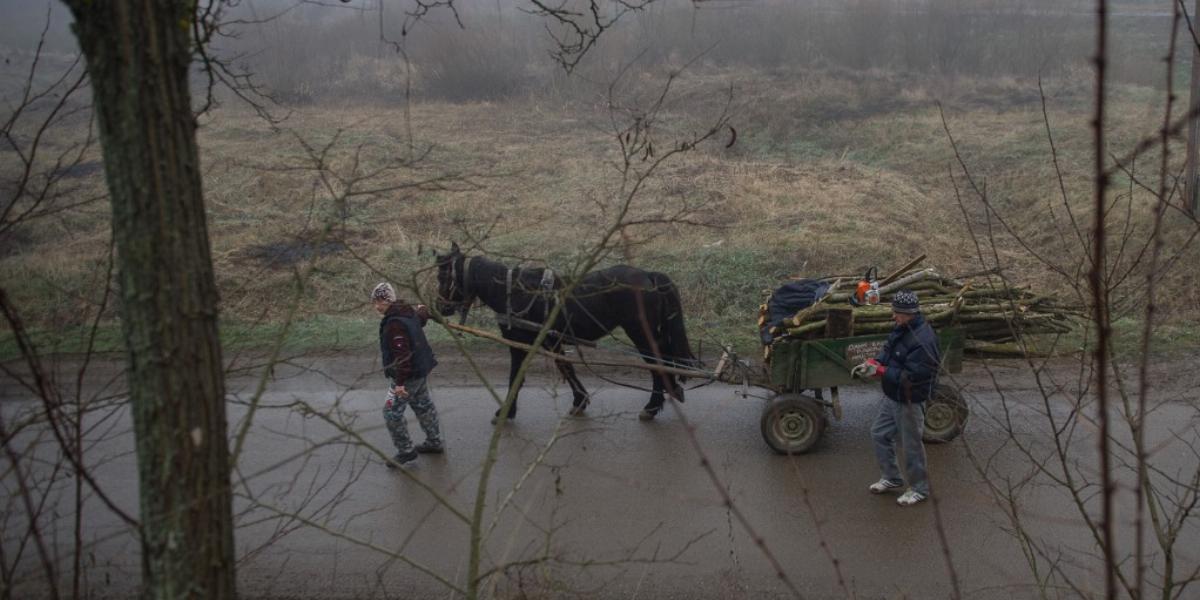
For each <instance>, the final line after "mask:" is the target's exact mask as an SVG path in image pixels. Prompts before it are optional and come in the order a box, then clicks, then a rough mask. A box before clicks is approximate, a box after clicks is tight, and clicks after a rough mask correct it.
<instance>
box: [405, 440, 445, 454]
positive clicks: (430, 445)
mask: <svg viewBox="0 0 1200 600" xmlns="http://www.w3.org/2000/svg"><path fill="white" fill-rule="evenodd" d="M413 450H416V451H417V452H418V453H420V454H441V453H443V452H445V451H446V447H445V446H443V445H442V443H441V442H430V441H429V440H425V441H423V442H421V443H420V444H417V447H416V448H413Z"/></svg>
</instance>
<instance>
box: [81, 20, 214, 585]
mask: <svg viewBox="0 0 1200 600" xmlns="http://www.w3.org/2000/svg"><path fill="white" fill-rule="evenodd" d="M66 2H67V4H68V6H70V8H71V11H72V12H73V14H74V16H75V24H74V31H75V35H76V36H77V37H78V39H79V45H80V47H81V48H82V50H83V53H84V55H85V57H86V59H87V66H88V74H89V77H90V79H91V83H92V90H93V95H94V103H95V109H96V115H97V119H98V122H99V129H100V140H101V145H102V149H103V152H104V165H105V175H106V177H107V180H108V187H109V189H110V192H111V197H112V227H113V239H114V241H115V243H116V248H117V256H118V258H117V269H118V273H119V274H118V284H119V286H120V296H119V297H120V300H121V302H120V315H121V321H122V331H123V335H124V339H125V348H126V357H127V363H128V364H127V374H126V377H127V380H128V386H129V394H130V400H131V403H132V409H133V418H134V428H135V433H136V438H137V456H138V475H139V478H140V483H141V486H140V502H141V513H142V524H143V525H142V530H141V542H142V576H143V595H144V596H145V597H148V598H232V597H234V594H235V577H234V559H233V527H232V523H233V518H232V511H231V491H230V465H229V448H228V442H227V439H226V417H225V382H224V374H223V368H222V361H221V348H220V343H219V339H218V334H217V291H216V282H215V279H214V275H213V267H212V259H211V253H210V250H209V244H208V232H207V227H206V225H205V214H204V198H203V194H202V192H201V184H200V165H199V151H198V148H197V145H196V121H195V118H194V116H193V113H192V105H191V94H190V92H189V89H188V70H189V66H190V64H191V60H192V43H193V40H192V31H193V29H192V25H193V19H195V17H196V15H195V10H196V8H195V6H196V5H195V3H194V2H191V1H181V0H105V1H103V2H101V1H96V0H66Z"/></svg>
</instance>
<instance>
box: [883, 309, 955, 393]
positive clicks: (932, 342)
mask: <svg viewBox="0 0 1200 600" xmlns="http://www.w3.org/2000/svg"><path fill="white" fill-rule="evenodd" d="M875 360H877V361H879V362H880V364H882V365H884V366H886V367H887V372H885V373H884V374H883V393H884V394H885V395H887V397H888V398H891V399H892V400H895V401H896V402H924V401H926V400H928V399H929V398H930V397H931V396H932V395H933V388H934V387H935V386H937V378H938V369H939V368H940V366H941V364H942V354H941V351H940V350H939V349H938V340H937V334H936V333H934V332H933V327H930V326H929V323H927V322H925V317H924V316H923V315H920V314H918V315H916V317H914V318H913V320H912V321H909V322H908V324H907V325H897V326H896V327H894V328H892V333H891V335H889V336H888V339H887V341H886V342H884V344H883V349H882V350H880V352H879V355H878V356H876V357H875Z"/></svg>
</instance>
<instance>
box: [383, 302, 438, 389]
mask: <svg viewBox="0 0 1200 600" xmlns="http://www.w3.org/2000/svg"><path fill="white" fill-rule="evenodd" d="M428 320H429V311H428V310H426V309H425V308H424V307H422V308H421V310H420V311H418V310H416V309H415V308H414V307H412V306H410V305H408V304H402V303H399V302H396V303H393V304H392V305H391V306H389V307H388V309H387V312H385V313H383V319H381V320H380V321H379V353H380V355H382V357H383V374H384V375H386V376H387V377H388V379H391V380H392V385H404V382H406V381H408V380H410V379H416V378H419V377H425V376H427V375H429V372H430V371H432V370H433V368H434V367H435V366H437V358H435V357H434V356H433V348H430V347H429V341H428V340H426V339H425V330H424V327H425V322H426V321H428Z"/></svg>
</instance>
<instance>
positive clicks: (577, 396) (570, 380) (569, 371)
mask: <svg viewBox="0 0 1200 600" xmlns="http://www.w3.org/2000/svg"><path fill="white" fill-rule="evenodd" d="M554 364H555V365H556V366H557V367H558V372H559V373H561V374H562V376H563V379H565V380H567V385H569V386H571V395H572V400H571V413H570V414H571V416H573V417H576V416H579V415H582V414H583V411H585V410H587V407H588V402H589V399H588V393H587V388H584V387H583V382H581V381H579V376H578V375H576V374H575V365H572V364H571V363H569V362H567V361H565V360H556V361H554Z"/></svg>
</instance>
